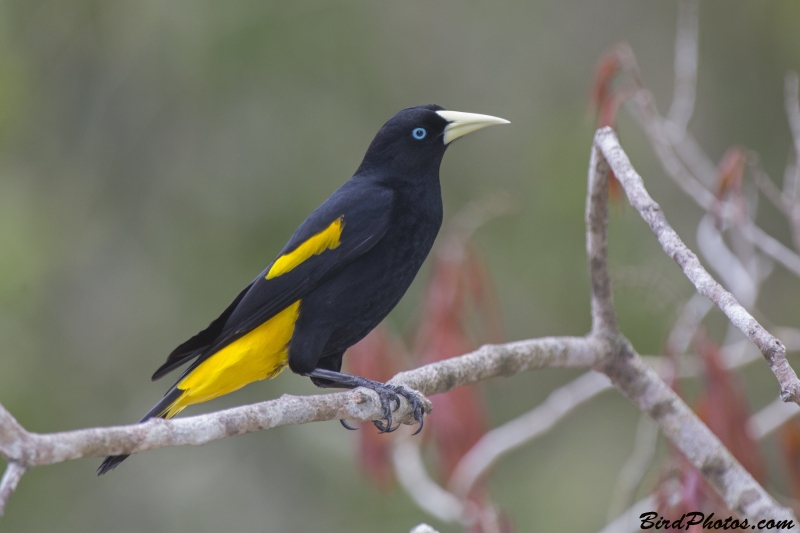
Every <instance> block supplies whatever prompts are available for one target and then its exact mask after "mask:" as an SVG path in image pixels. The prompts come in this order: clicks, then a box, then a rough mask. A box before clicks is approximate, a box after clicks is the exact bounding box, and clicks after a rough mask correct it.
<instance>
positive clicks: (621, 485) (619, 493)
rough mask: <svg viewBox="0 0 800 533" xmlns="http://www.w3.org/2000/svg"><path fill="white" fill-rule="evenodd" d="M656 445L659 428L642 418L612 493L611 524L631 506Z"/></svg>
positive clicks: (609, 517) (609, 514) (609, 513)
mask: <svg viewBox="0 0 800 533" xmlns="http://www.w3.org/2000/svg"><path fill="white" fill-rule="evenodd" d="M656 444H658V426H657V425H656V424H655V423H654V422H653V421H652V420H650V419H649V418H647V417H645V416H642V417H641V418H640V419H639V425H638V426H637V428H636V438H635V439H634V445H633V452H632V453H631V454H630V456H629V457H628V459H627V460H626V461H625V464H624V465H622V468H621V469H620V471H619V477H618V478H617V483H616V485H615V486H614V490H613V492H612V493H611V505H609V507H608V514H607V520H608V521H609V522H611V521H612V519H613V518H615V517H616V516H618V515H619V514H620V511H622V510H624V509H627V508H628V507H629V506H630V502H631V500H632V499H633V497H634V494H635V493H636V487H638V486H639V483H640V482H641V481H642V478H643V477H644V475H645V473H646V472H647V469H648V468H649V467H650V463H651V462H652V461H653V457H654V456H655V454H656Z"/></svg>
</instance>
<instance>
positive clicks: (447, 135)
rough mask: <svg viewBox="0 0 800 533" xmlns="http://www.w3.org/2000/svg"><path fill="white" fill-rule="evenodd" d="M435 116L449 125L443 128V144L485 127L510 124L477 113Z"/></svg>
mask: <svg viewBox="0 0 800 533" xmlns="http://www.w3.org/2000/svg"><path fill="white" fill-rule="evenodd" d="M436 114H437V115H439V116H440V117H442V118H443V119H445V120H446V121H447V122H449V123H450V124H448V125H447V126H446V127H445V128H444V144H450V143H451V142H453V141H455V140H456V139H458V138H459V137H463V136H464V135H466V134H467V133H472V132H473V131H478V130H479V129H482V128H485V127H487V126H494V125H497V124H510V122H509V121H507V120H506V119H504V118H498V117H493V116H491V115H479V114H478V113H463V112H461V111H437V112H436Z"/></svg>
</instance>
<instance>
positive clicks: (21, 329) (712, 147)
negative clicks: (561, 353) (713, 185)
mask: <svg viewBox="0 0 800 533" xmlns="http://www.w3.org/2000/svg"><path fill="white" fill-rule="evenodd" d="M675 23H676V4H675V2H673V1H668V0H658V1H652V2H640V1H634V0H600V1H597V0H581V1H574V2H558V1H540V2H523V1H510V2H496V1H475V0H471V1H467V2H457V1H452V0H440V1H436V2H431V1H420V0H410V1H404V2H376V1H374V0H370V1H363V0H357V1H356V0H353V1H329V2H322V1H318V0H298V1H294V2H275V1H266V2H250V1H240V0H231V1H228V2H211V1H194V2H186V1H184V2H178V1H172V0H159V1H152V0H137V1H102V2H101V1H79V0H59V1H49V2H40V1H35V0H25V1H22V0H15V1H7V0H3V1H0V339H2V345H3V348H2V355H0V402H2V403H3V405H5V406H6V407H7V408H8V409H9V410H10V411H11V412H12V413H13V414H14V415H15V416H16V417H17V418H18V419H19V421H20V422H21V423H22V424H23V425H25V427H27V428H28V429H30V430H34V431H40V432H51V431H58V430H67V429H74V428H81V427H91V426H98V425H113V424H120V423H127V422H134V421H136V420H138V419H139V417H140V416H141V415H142V414H143V413H144V412H146V411H147V410H148V409H149V408H150V407H151V406H152V404H153V403H154V402H155V401H156V399H157V398H159V397H160V395H161V394H163V392H164V390H165V387H167V386H168V383H166V382H159V383H151V382H150V379H149V376H150V374H151V373H152V372H153V370H154V369H155V368H157V367H158V366H159V365H160V364H161V363H162V362H163V360H164V358H165V356H166V355H167V354H168V353H169V352H170V351H171V349H172V348H174V347H175V346H176V345H177V344H178V343H180V342H182V341H183V340H185V339H186V338H187V337H189V336H191V335H193V334H194V333H195V332H196V331H197V330H198V329H200V328H201V327H203V326H204V325H205V324H207V323H208V322H209V321H210V320H211V319H212V318H214V317H215V316H216V314H217V313H218V312H219V311H220V310H221V309H223V308H224V306H225V305H227V304H228V303H229V301H230V300H231V299H232V297H233V296H234V295H236V294H237V292H238V291H239V290H240V288H241V287H243V286H244V285H245V284H246V283H247V282H249V281H250V280H251V279H252V277H253V276H254V275H255V274H256V273H257V272H259V271H260V270H261V269H262V268H263V267H264V266H265V265H266V264H267V263H268V262H269V261H271V260H272V258H273V257H274V256H275V254H276V253H277V251H278V250H279V249H280V248H281V247H282V246H283V244H284V243H285V241H286V240H287V239H288V237H289V236H290V235H291V233H292V231H293V230H294V228H295V227H296V226H297V225H298V224H299V223H300V222H301V221H302V220H303V219H304V218H305V216H306V215H307V214H308V213H310V212H311V211H312V210H313V209H314V208H315V207H316V206H317V205H318V204H319V203H320V202H321V201H322V200H324V199H325V198H326V197H327V196H328V195H329V194H330V193H331V192H332V191H333V190H334V189H335V188H336V187H337V186H338V185H340V184H341V183H342V182H343V181H344V180H346V179H347V178H348V177H349V176H350V175H351V174H352V172H353V171H354V170H355V168H356V167H357V165H358V164H359V162H360V160H361V157H362V155H363V152H364V150H365V149H366V146H367V145H368V143H369V141H370V140H371V138H372V136H373V135H374V133H375V132H376V131H377V129H378V128H379V127H380V125H381V124H382V123H383V122H384V121H385V120H387V119H388V118H389V117H390V116H392V115H393V114H394V113H395V112H397V111H398V110H400V109H402V108H404V107H407V106H410V105H416V104H420V103H438V104H440V105H443V106H445V107H446V108H448V109H455V110H460V111H471V112H478V113H488V114H492V115H496V116H500V117H504V118H507V119H509V120H510V121H511V123H512V124H511V125H510V126H504V127H503V128H492V129H489V130H486V131H482V132H480V133H479V134H476V135H471V136H469V137H468V138H467V139H465V140H463V141H459V142H458V143H457V144H456V145H454V146H453V147H452V148H451V149H450V150H449V151H448V154H447V155H446V157H445V160H444V163H443V165H442V171H441V178H442V188H443V195H444V202H445V217H446V219H447V217H448V216H451V215H452V214H453V213H455V212H456V211H457V210H458V209H459V207H461V206H463V205H464V204H466V203H468V202H470V201H472V200H476V199H480V198H482V197H485V196H486V195H487V194H491V193H493V192H497V191H508V192H510V193H511V194H513V195H514V196H515V197H516V198H517V199H518V200H519V203H520V206H519V209H518V210H517V211H516V212H515V213H513V214H512V215H510V216H506V217H504V218H500V219H497V220H495V221H492V222H491V223H489V224H488V225H486V226H485V227H484V228H482V229H481V230H480V231H479V232H478V234H477V236H476V238H477V241H478V244H479V246H480V248H481V249H482V250H483V252H484V253H485V254H486V257H487V261H488V263H489V265H490V270H491V273H492V277H493V279H494V281H495V283H496V285H497V289H498V293H499V300H500V303H501V305H502V309H503V313H504V318H505V324H506V329H507V334H508V337H509V339H522V338H529V337H535V336H544V335H582V334H584V333H585V332H586V331H587V330H588V328H589V310H588V304H589V297H588V283H587V278H586V261H585V252H584V250H585V244H584V225H583V216H584V215H583V210H584V201H585V187H586V170H587V166H588V156H589V146H590V142H591V138H592V133H593V124H592V121H591V119H589V118H587V113H586V102H587V92H588V87H589V85H590V80H591V77H592V74H593V70H594V64H595V62H596V60H597V58H598V57H599V55H600V53H601V52H602V51H603V50H604V49H605V48H607V47H608V46H610V45H613V44H615V43H617V42H619V41H622V40H625V41H628V42H629V43H630V44H631V46H632V47H633V50H634V51H635V53H636V54H637V58H638V61H639V65H640V67H641V69H642V71H643V75H644V77H645V82H646V83H647V84H648V86H649V87H650V88H652V89H653V91H654V92H655V94H656V98H657V100H658V104H659V106H660V108H661V110H662V111H664V110H665V109H666V107H667V106H668V105H669V102H670V99H671V93H672V61H673V42H674V34H675ZM787 69H800V3H799V2H797V0H783V1H778V0H774V1H768V2H752V1H746V0H708V1H706V0H704V1H703V2H702V3H701V7H700V76H699V87H698V102H697V113H696V115H695V117H694V119H693V121H692V123H691V127H692V130H693V131H694V132H695V133H696V134H697V136H698V138H699V139H700V140H701V142H702V143H703V145H704V147H705V148H706V149H707V150H708V152H709V154H710V155H711V156H712V157H715V158H718V157H719V156H720V155H721V154H722V153H723V152H724V150H725V149H726V148H727V147H728V146H729V145H731V144H743V145H745V146H747V147H749V148H752V149H755V150H757V151H758V152H759V153H760V154H761V157H762V160H763V162H764V165H765V167H766V169H767V170H768V171H769V172H770V173H771V174H772V175H773V176H774V177H780V176H781V175H782V172H783V166H784V164H785V162H786V160H787V155H788V154H789V150H790V149H789V146H790V142H791V141H790V136H789V132H788V128H787V125H786V119H785V116H784V113H783V76H784V74H785V72H786V70H787ZM619 131H620V136H621V139H622V142H623V145H624V146H625V148H626V150H628V153H629V154H630V156H631V158H632V160H633V163H634V165H635V166H636V167H637V169H638V170H639V172H640V173H641V174H642V175H643V176H644V177H645V180H646V182H647V185H648V187H649V188H650V192H651V194H652V195H653V196H654V197H655V198H656V200H657V201H659V202H660V203H661V205H662V206H663V207H664V209H665V211H666V214H667V216H668V218H669V219H670V220H671V222H672V223H673V224H674V226H675V227H676V229H677V230H678V232H679V233H680V234H682V235H683V236H684V238H685V239H686V240H687V242H688V243H689V244H690V245H691V244H692V243H693V242H694V231H695V227H696V224H697V221H698V220H699V217H700V212H699V211H698V210H697V209H696V208H695V207H694V205H693V204H692V203H691V202H689V201H687V200H686V199H685V197H684V196H683V195H682V193H680V192H679V191H678V190H677V189H676V187H675V186H674V185H673V184H672V183H671V182H670V181H669V180H668V179H667V178H666V177H665V176H664V174H663V172H662V171H661V169H660V167H659V165H658V163H657V162H656V160H655V159H654V157H653V155H652V151H651V149H650V148H649V146H648V145H647V143H646V140H645V139H644V136H643V135H642V134H641V133H640V130H639V129H638V128H637V127H636V126H635V125H633V123H632V122H631V121H630V119H627V118H625V116H624V115H623V118H622V120H621V122H620V124H619ZM612 211H613V213H612V222H611V263H612V266H613V267H614V268H615V269H621V268H623V267H629V266H637V267H641V268H643V269H645V270H646V271H647V272H649V273H653V274H655V275H657V277H658V279H659V284H660V288H659V289H658V290H659V291H661V293H657V292H656V289H654V288H652V287H651V288H650V289H646V288H645V289H642V288H631V287H621V288H619V289H618V290H617V292H616V296H615V297H616V301H617V303H618V305H619V314H620V320H621V324H622V327H623V331H624V332H625V333H626V334H627V335H628V337H629V338H630V339H631V340H632V341H633V342H634V344H635V346H636V347H637V349H638V350H639V351H640V352H641V353H657V352H658V351H659V350H660V349H661V347H662V346H663V343H664V340H665V335H666V333H667V332H668V331H669V328H670V327H671V325H672V323H673V321H674V317H675V304H676V303H680V302H681V301H683V300H685V299H686V298H688V297H689V296H690V295H691V293H692V291H691V289H690V286H689V284H688V282H687V281H685V280H684V279H683V278H682V277H681V275H680V273H679V271H678V268H677V267H676V266H675V265H674V263H672V261H671V260H670V259H668V258H667V257H666V256H664V255H663V254H662V253H661V252H660V249H659V248H658V245H657V243H656V241H655V240H654V239H653V238H652V236H651V235H650V233H649V230H648V229H647V228H646V226H645V225H644V223H643V222H642V221H641V220H640V219H639V217H638V215H637V214H636V212H635V211H634V210H632V209H631V208H630V207H624V208H623V207H620V208H616V209H613V210H612ZM763 223H764V225H765V227H767V228H768V229H769V230H770V231H772V233H773V234H774V235H776V236H778V237H779V238H781V239H783V240H784V242H789V240H788V238H787V232H786V229H785V227H784V226H783V225H782V223H781V220H780V218H778V217H777V216H774V217H773V218H769V216H768V215H767V216H766V218H765V219H764V221H763ZM425 272H426V271H425V270H423V273H422V274H421V276H420V279H418V282H417V283H416V284H415V286H414V287H413V288H412V290H411V291H410V292H409V294H408V295H407V296H406V298H405V299H404V300H403V301H402V302H401V304H400V305H399V306H398V308H397V309H396V310H395V312H394V313H393V314H392V315H391V316H390V318H389V319H388V321H389V323H390V324H389V325H390V327H391V328H392V329H394V330H395V331H398V332H402V331H404V330H406V328H407V327H408V326H409V324H411V322H412V321H413V319H414V314H415V313H416V312H417V309H418V305H419V302H420V291H421V289H422V287H423V285H424V283H423V282H424V278H425ZM764 290H765V292H764V294H763V296H762V298H761V300H760V301H759V306H760V309H761V311H763V313H764V314H765V315H766V316H767V317H769V319H770V320H771V322H768V324H770V323H777V324H780V325H786V326H798V325H800V317H798V314H797V303H796V302H797V291H798V282H797V280H796V279H794V278H791V277H790V276H789V275H787V274H785V273H784V272H783V271H782V270H781V269H780V268H778V272H776V274H775V275H774V276H773V277H772V278H771V281H770V282H769V284H767V286H766V287H765V289H764ZM662 293H666V294H669V295H670V296H671V297H672V298H673V300H669V299H666V300H665V299H663V298H661V296H659V294H662ZM718 322H719V325H720V327H719V331H716V332H712V333H715V334H716V335H717V337H718V338H719V336H720V333H721V332H722V331H723V321H722V320H718ZM575 375H576V373H575V372H568V371H561V370H548V371H541V372H536V373H530V374H526V375H519V376H516V377H514V378H511V379H507V380H504V381H494V382H490V383H487V384H485V386H484V390H485V392H486V394H487V396H488V399H489V400H488V401H489V406H490V414H491V418H492V422H493V423H494V424H499V423H501V422H503V421H505V420H508V419H510V418H512V417H514V416H516V415H518V414H521V413H523V412H525V411H527V410H528V409H530V408H531V407H533V406H534V405H536V404H537V403H538V402H539V401H540V400H542V399H543V398H544V397H545V396H546V395H547V393H548V392H549V391H550V390H552V388H553V387H554V386H556V385H558V384H561V383H564V382H566V381H567V380H569V379H571V378H572V377H574V376H575ZM746 376H747V379H748V386H749V389H748V391H749V392H750V396H751V402H752V404H753V406H754V407H760V406H762V405H764V404H765V403H767V402H769V401H771V400H772V399H773V398H774V396H775V394H777V385H775V384H774V380H773V378H772V377H771V375H770V374H769V372H768V370H767V368H766V365H754V367H753V368H751V369H749V370H748V371H747V372H746ZM501 387H502V395H500V392H501ZM284 392H292V393H299V394H305V393H314V392H315V389H314V387H313V386H312V385H311V384H310V383H309V382H308V380H307V379H302V378H298V377H296V376H293V375H291V374H290V373H288V372H287V373H284V374H282V375H281V376H280V378H279V379H277V380H275V381H273V382H266V383H257V384H254V385H251V386H249V387H247V388H245V389H243V390H241V391H239V392H237V393H235V394H232V395H230V396H229V397H226V398H222V399H220V400H218V401H215V402H212V403H209V404H207V405H204V406H201V408H192V409H190V410H187V411H186V413H187V414H190V413H197V412H201V411H202V410H212V409H218V408H221V407H224V406H230V405H237V404H242V403H247V402H256V401H260V400H264V399H268V398H273V397H277V396H278V395H280V394H282V393H284ZM637 419H638V413H637V412H636V411H635V409H634V408H633V407H632V406H630V405H629V404H628V403H627V402H626V401H625V400H623V399H622V398H621V397H619V396H618V395H617V394H615V393H609V394H607V395H605V396H602V397H601V398H600V399H599V400H597V401H596V402H594V403H593V404H592V405H590V406H587V407H584V408H582V409H581V410H580V411H579V412H577V413H576V414H575V415H574V416H572V417H571V418H570V419H568V420H567V421H566V422H565V423H563V424H561V425H560V426H559V427H558V428H557V429H556V430H555V431H554V432H553V433H551V434H549V435H547V436H546V437H544V438H542V439H540V440H538V441H536V442H535V443H533V444H531V445H529V446H527V447H525V448H524V449H523V450H521V451H519V452H517V453H515V454H514V455H512V456H511V457H510V458H508V459H506V460H505V461H503V462H502V463H501V464H500V466H499V468H498V469H497V471H496V473H495V475H494V476H493V478H492V484H491V489H492V492H491V494H492V497H493V499H494V501H495V502H496V503H497V504H498V505H499V506H500V507H501V508H503V509H504V510H506V511H508V513H509V514H510V515H511V517H512V518H513V521H514V523H515V524H516V527H517V529H518V531H555V530H561V531H592V530H595V529H599V528H600V527H601V526H602V525H603V524H604V521H605V514H606V509H607V506H608V503H609V498H610V491H609V487H610V486H612V485H613V483H614V482H615V480H616V476H617V472H618V470H619V468H620V467H621V465H622V464H623V462H624V461H625V459H626V457H627V456H628V454H629V453H630V451H631V448H632V438H633V434H634V431H635V425H636V421H637ZM365 430H367V429H365ZM767 449H769V445H768V448H767ZM98 463H99V460H98V459H85V460H80V461H73V462H70V463H66V464H61V465H56V466H52V467H45V468H38V469H35V470H33V471H32V472H30V473H28V474H27V475H26V476H25V477H24V478H23V480H22V482H21V484H20V486H19V489H18V492H17V493H16V495H15V496H14V497H13V499H12V500H11V502H10V504H9V506H8V509H7V514H6V516H5V517H4V518H2V519H0V531H4V532H6V531H7V532H15V533H16V532H20V533H21V532H40V531H59V532H61V531H63V532H72V531H76V532H77V531H80V532H86V531H92V532H94V531H108V532H138V531H147V532H173V531H176V532H177V531H194V532H218V531H276V532H283V531H286V532H307V531H318V530H324V531H331V532H345V531H346V532H373V531H408V530H409V529H410V528H411V527H412V526H413V525H415V524H417V523H419V522H422V521H430V522H431V523H432V524H434V525H436V526H437V527H440V528H441V530H442V531H443V532H450V531H458V528H454V527H453V526H446V525H443V524H440V523H437V522H436V521H435V520H433V519H430V518H428V517H427V516H426V515H424V514H423V512H422V511H421V510H419V509H418V508H417V507H415V505H414V504H413V503H412V502H411V500H410V499H409V498H408V497H407V496H406V495H405V493H403V492H402V491H401V490H399V489H395V490H393V491H388V492H382V491H376V490H374V489H373V488H372V487H371V486H370V485H368V483H367V482H366V481H365V478H364V477H363V476H362V475H361V473H360V466H359V464H358V461H357V457H356V437H355V436H354V435H353V434H351V433H349V432H347V431H344V430H343V429H341V428H340V427H339V425H338V423H336V422H331V423H324V424H312V425H308V426H299V427H283V428H279V429H276V430H271V431H267V432H261V433H257V434H252V435H247V436H243V437H237V438H233V439H225V440H223V441H218V442H215V443H212V444H209V445H206V446H203V447H199V448H180V449H166V450H158V451H154V452H148V453H146V454H143V455H140V456H136V457H134V458H132V459H130V460H129V461H128V462H126V463H125V464H124V465H123V466H122V467H121V468H120V469H118V470H117V471H115V472H114V473H113V474H111V475H107V476H105V477H103V478H97V477H95V474H94V470H95V468H96V466H97V464H98ZM0 466H3V465H2V461H0ZM779 466H780V465H773V468H779Z"/></svg>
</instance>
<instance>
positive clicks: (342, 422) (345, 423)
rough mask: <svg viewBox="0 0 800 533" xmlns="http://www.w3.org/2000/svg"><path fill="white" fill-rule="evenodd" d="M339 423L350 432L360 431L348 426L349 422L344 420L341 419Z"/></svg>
mask: <svg viewBox="0 0 800 533" xmlns="http://www.w3.org/2000/svg"><path fill="white" fill-rule="evenodd" d="M339 423H340V424H342V426H343V427H344V429H349V430H350V431H358V428H354V427H353V426H351V425H350V424H348V423H347V420H345V419H344V418H342V419H340V420H339Z"/></svg>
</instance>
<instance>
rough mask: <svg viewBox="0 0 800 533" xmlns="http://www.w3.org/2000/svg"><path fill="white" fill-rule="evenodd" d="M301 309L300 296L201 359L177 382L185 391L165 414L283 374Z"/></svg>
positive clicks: (168, 416)
mask: <svg viewBox="0 0 800 533" xmlns="http://www.w3.org/2000/svg"><path fill="white" fill-rule="evenodd" d="M299 310H300V300H297V301H296V302H295V303H293V304H292V305H290V306H289V307H287V308H286V309H284V310H283V311H281V312H280V313H278V314H277V315H275V316H274V317H272V318H270V319H269V320H267V321H266V322H264V323H263V324H261V325H260V326H258V327H257V328H255V329H254V330H253V331H251V332H250V333H248V334H247V335H245V336H244V337H241V338H239V339H237V340H235V341H233V342H232V343H230V344H229V345H227V346H226V347H224V348H223V349H221V350H220V351H218V352H217V353H215V354H214V355H212V356H211V357H209V358H208V359H206V360H205V361H203V362H202V363H200V365H199V366H198V367H197V368H195V369H194V370H193V371H192V372H191V374H189V375H188V376H186V377H185V378H183V379H182V380H181V381H180V382H179V383H178V388H179V389H181V390H182V391H184V392H183V394H181V395H180V397H178V399H177V400H175V402H174V403H173V404H172V405H170V406H169V408H168V409H167V410H166V411H165V413H163V415H164V416H166V417H167V418H172V417H173V416H175V415H177V414H178V413H180V412H181V411H182V410H183V409H184V408H185V407H187V406H189V405H193V404H196V403H202V402H205V401H208V400H211V399H212V398H216V397H217V396H222V395H223V394H228V393H229V392H233V391H235V390H237V389H240V388H242V387H244V386H245V385H247V384H248V383H252V382H253V381H259V380H262V379H267V378H273V377H275V376H277V375H278V374H280V373H281V371H282V370H283V369H284V368H286V365H287V364H288V362H289V341H290V340H292V334H293V333H294V324H295V322H296V321H297V317H298V315H299Z"/></svg>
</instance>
